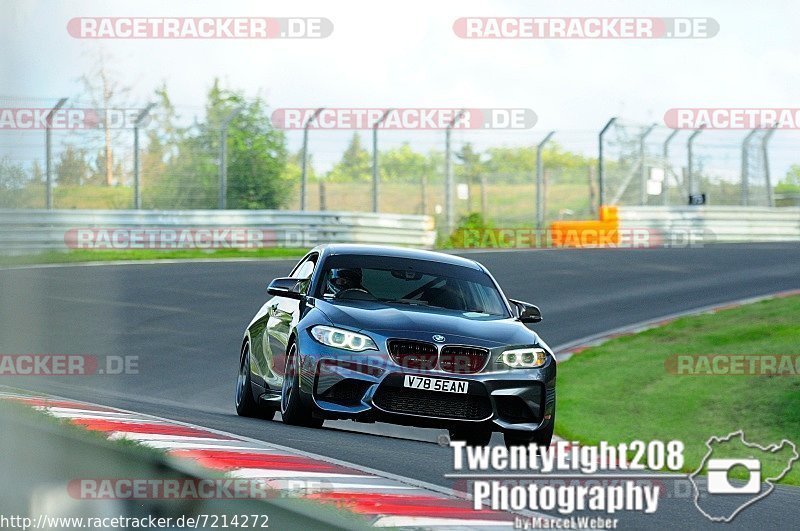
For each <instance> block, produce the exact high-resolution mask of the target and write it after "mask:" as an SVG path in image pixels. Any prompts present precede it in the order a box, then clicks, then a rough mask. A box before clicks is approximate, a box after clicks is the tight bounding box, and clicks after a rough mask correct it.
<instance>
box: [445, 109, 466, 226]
mask: <svg viewBox="0 0 800 531" xmlns="http://www.w3.org/2000/svg"><path fill="white" fill-rule="evenodd" d="M462 116H464V109H461V110H459V111H458V113H456V115H455V117H454V118H453V119H452V120H451V121H450V123H449V124H447V128H446V129H445V130H444V174H445V179H444V206H445V219H446V228H447V234H448V235H450V234H452V233H453V230H454V229H455V224H456V218H455V205H454V204H453V203H454V198H453V189H454V188H455V187H454V186H453V164H452V161H451V160H450V159H451V158H452V157H451V149H450V132H451V131H452V129H453V126H454V125H455V124H456V122H457V121H459V120H460V119H461V117H462Z"/></svg>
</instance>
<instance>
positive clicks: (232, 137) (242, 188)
mask: <svg viewBox="0 0 800 531" xmlns="http://www.w3.org/2000/svg"><path fill="white" fill-rule="evenodd" d="M237 108H238V109H242V110H241V112H240V113H239V114H238V115H236V118H234V119H233V121H232V122H231V124H230V125H229V128H228V142H229V144H228V145H229V149H228V197H227V202H228V207H229V208H248V209H254V208H269V209H274V208H279V207H280V206H282V205H283V204H284V203H285V202H286V201H287V200H288V199H289V197H290V196H291V194H292V188H293V183H292V182H290V181H288V179H286V173H285V170H286V159H287V152H286V137H285V135H284V133H283V131H279V130H277V129H274V128H273V127H272V124H271V122H270V120H269V117H268V116H267V109H266V104H265V103H264V101H263V100H262V99H261V98H255V99H251V100H247V99H246V98H245V97H244V95H243V94H241V93H239V92H235V91H231V90H225V89H222V88H220V87H219V82H218V81H217V80H215V81H214V86H213V87H212V89H211V91H210V92H209V106H208V109H207V119H208V121H209V123H211V124H213V127H214V129H213V130H212V135H213V137H215V142H211V144H212V145H217V146H218V142H219V136H220V135H219V132H220V130H219V128H220V126H221V122H222V120H223V119H224V117H226V116H228V115H229V114H230V113H231V111H233V110H234V109H237Z"/></svg>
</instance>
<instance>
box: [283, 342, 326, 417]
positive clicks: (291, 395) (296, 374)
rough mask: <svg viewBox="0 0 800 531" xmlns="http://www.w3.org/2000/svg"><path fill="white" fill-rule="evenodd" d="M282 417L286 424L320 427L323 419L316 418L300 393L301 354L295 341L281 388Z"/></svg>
mask: <svg viewBox="0 0 800 531" xmlns="http://www.w3.org/2000/svg"><path fill="white" fill-rule="evenodd" d="M281 417H283V422H285V423H286V424H293V425H295V426H307V427H309V428H319V427H320V426H322V423H323V422H325V421H324V420H323V419H318V418H315V417H314V416H313V415H312V414H311V410H310V408H309V407H307V406H306V405H305V404H303V401H302V396H301V395H300V355H299V354H298V352H297V344H296V343H293V344H292V346H291V347H290V348H289V354H288V355H287V356H286V370H285V374H284V375H283V387H282V388H281Z"/></svg>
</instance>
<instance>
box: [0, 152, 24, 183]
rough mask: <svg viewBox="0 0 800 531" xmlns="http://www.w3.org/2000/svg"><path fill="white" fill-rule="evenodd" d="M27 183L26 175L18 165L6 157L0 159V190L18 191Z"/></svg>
mask: <svg viewBox="0 0 800 531" xmlns="http://www.w3.org/2000/svg"><path fill="white" fill-rule="evenodd" d="M27 181H28V174H27V173H26V172H25V168H23V167H22V165H20V164H15V163H13V162H12V161H11V159H10V158H8V157H3V158H1V159H0V190H19V189H20V188H22V187H24V186H25V184H26V183H27Z"/></svg>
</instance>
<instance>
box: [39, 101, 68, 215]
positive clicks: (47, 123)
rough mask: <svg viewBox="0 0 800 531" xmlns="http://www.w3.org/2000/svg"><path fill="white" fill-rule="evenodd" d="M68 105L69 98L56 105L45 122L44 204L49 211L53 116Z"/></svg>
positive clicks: (50, 204)
mask: <svg viewBox="0 0 800 531" xmlns="http://www.w3.org/2000/svg"><path fill="white" fill-rule="evenodd" d="M65 103H67V98H61V99H60V100H58V103H56V106H55V107H53V108H52V109H50V112H49V113H47V119H46V120H45V129H44V164H45V174H46V176H47V177H46V178H47V182H46V184H45V192H44V193H45V198H44V204H45V208H46V209H47V210H52V209H53V163H52V157H53V153H52V151H53V146H52V140H51V139H50V126H51V125H53V115H54V114H55V113H56V112H57V111H58V110H59V109H60V108H61V107H63V106H64V104H65Z"/></svg>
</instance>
